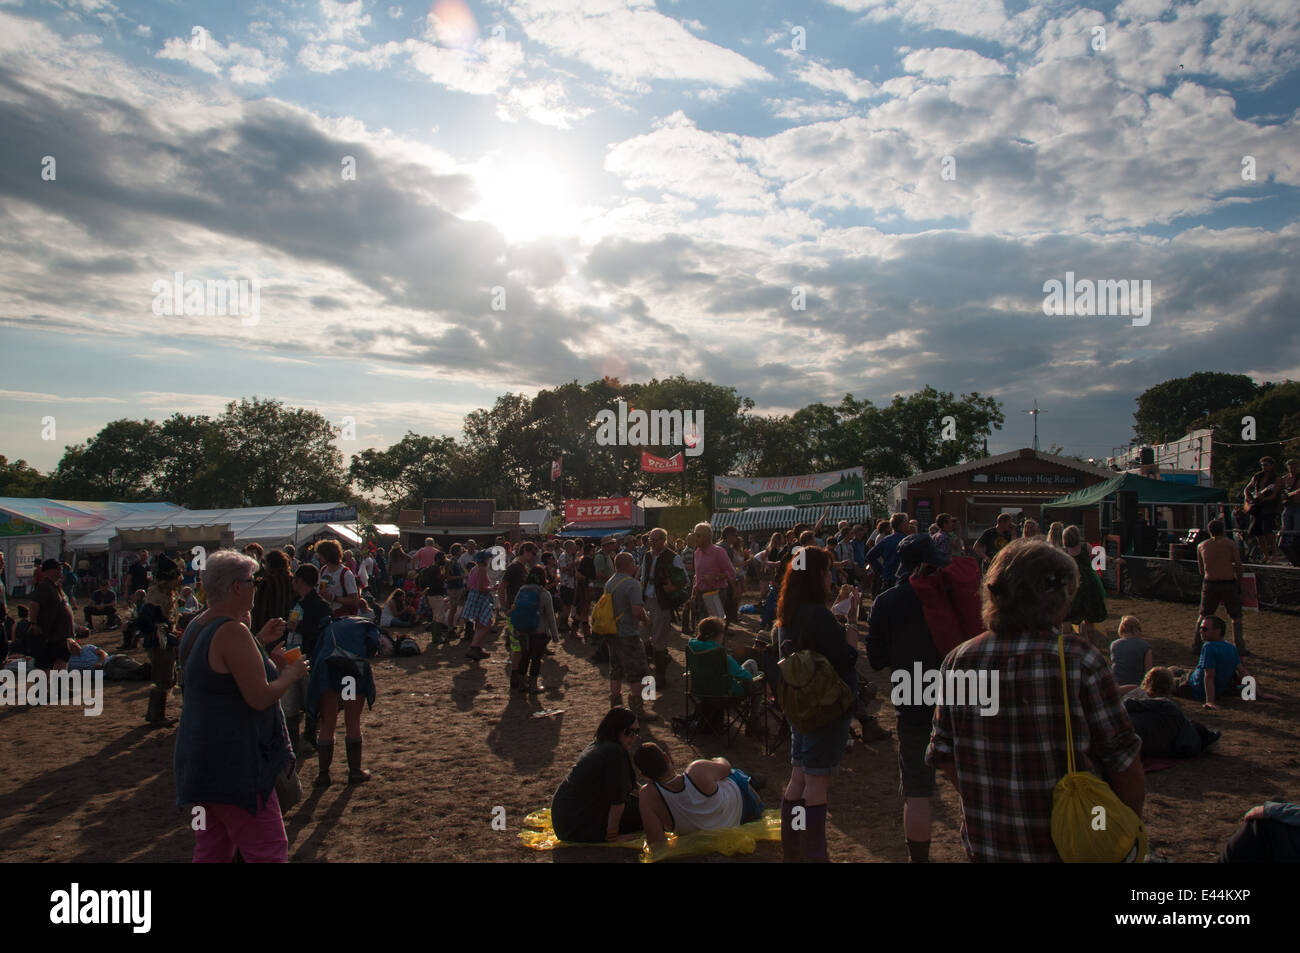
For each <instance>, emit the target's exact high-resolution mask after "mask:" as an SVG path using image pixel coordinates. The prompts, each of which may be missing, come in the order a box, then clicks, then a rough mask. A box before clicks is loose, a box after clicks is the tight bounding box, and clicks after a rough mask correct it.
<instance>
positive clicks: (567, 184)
mask: <svg viewBox="0 0 1300 953" xmlns="http://www.w3.org/2000/svg"><path fill="white" fill-rule="evenodd" d="M474 184H475V188H476V189H477V191H478V194H479V202H478V204H477V205H475V206H474V207H473V208H472V209H470V210H469V212H468V213H467V217H469V218H474V219H480V220H482V221H485V222H487V223H488V224H490V225H493V226H495V227H496V228H497V230H498V231H500V232H501V234H502V235H504V236H505V238H506V240H507V241H509V242H511V243H519V242H528V241H532V240H534V239H537V238H542V237H545V236H552V235H570V234H573V233H574V232H576V231H577V229H578V225H579V224H580V216H579V209H578V205H577V201H576V196H575V194H574V189H573V183H572V180H571V179H570V177H569V175H568V173H567V171H566V170H565V168H564V166H563V164H562V163H560V162H558V161H557V160H554V159H552V158H549V157H547V156H544V155H540V154H534V155H527V154H524V155H509V154H505V153H495V154H493V155H492V156H490V157H489V158H487V159H485V160H484V161H483V162H481V163H479V165H478V166H477V167H476V168H475V170H474Z"/></svg>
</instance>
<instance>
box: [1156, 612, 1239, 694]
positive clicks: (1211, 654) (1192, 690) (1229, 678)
mask: <svg viewBox="0 0 1300 953" xmlns="http://www.w3.org/2000/svg"><path fill="white" fill-rule="evenodd" d="M1226 631H1227V628H1226V626H1225V625H1224V624H1223V620H1222V619H1220V618H1219V617H1218V616H1217V615H1209V616H1204V617H1203V618H1202V620H1201V640H1202V641H1203V642H1204V644H1203V645H1202V646H1201V658H1200V660H1199V661H1198V662H1197V663H1196V668H1194V669H1193V670H1192V671H1191V673H1190V674H1189V675H1188V676H1187V677H1186V678H1185V679H1183V680H1181V681H1180V682H1179V683H1178V685H1177V686H1176V687H1175V689H1174V694H1175V695H1177V696H1178V697H1179V698H1192V699H1195V700H1196V701H1198V702H1202V703H1203V704H1204V705H1205V707H1206V708H1218V707H1219V706H1218V704H1217V699H1220V698H1223V697H1224V696H1225V695H1227V694H1228V693H1229V692H1231V691H1232V688H1233V686H1234V685H1238V684H1240V683H1241V680H1242V679H1243V678H1245V677H1246V675H1247V674H1249V673H1248V672H1247V671H1246V666H1244V665H1242V664H1241V656H1239V655H1238V654H1237V650H1236V648H1235V647H1233V646H1231V645H1229V644H1228V643H1227V642H1225V641H1223V636H1224V633H1225V632H1226Z"/></svg>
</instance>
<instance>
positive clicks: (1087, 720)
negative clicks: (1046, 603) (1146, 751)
mask: <svg viewBox="0 0 1300 953" xmlns="http://www.w3.org/2000/svg"><path fill="white" fill-rule="evenodd" d="M1065 667H1066V679H1067V682H1068V683H1069V693H1070V712H1071V719H1072V720H1071V724H1072V727H1073V731H1074V748H1075V769H1076V770H1078V771H1091V772H1093V773H1094V774H1098V775H1100V776H1101V777H1102V778H1103V779H1105V778H1106V776H1107V775H1108V774H1110V775H1113V774H1115V773H1118V772H1120V771H1123V770H1124V769H1125V768H1127V767H1128V766H1129V765H1131V764H1132V763H1133V760H1134V759H1135V758H1137V757H1138V752H1139V750H1140V748H1141V741H1140V740H1139V739H1138V736H1137V734H1136V733H1135V732H1134V731H1133V726H1132V725H1131V724H1130V723H1129V719H1128V714H1127V713H1126V712H1125V711H1124V706H1123V705H1122V704H1121V700H1120V697H1119V691H1118V689H1117V687H1116V683H1115V678H1114V675H1113V674H1112V673H1111V669H1110V666H1109V665H1107V664H1106V659H1105V657H1104V656H1103V655H1102V654H1101V653H1100V652H1098V651H1097V650H1096V649H1095V648H1093V647H1092V645H1090V644H1089V643H1088V642H1086V641H1084V640H1082V639H1080V638H1077V637H1075V636H1073V635H1068V634H1067V635H1066V637H1065ZM950 670H954V671H956V672H987V673H988V676H987V677H989V678H992V677H993V676H994V674H995V673H996V676H997V684H998V711H997V713H996V714H993V715H982V714H980V709H979V707H978V706H977V705H976V704H974V703H971V704H966V705H955V704H953V703H952V701H953V699H951V698H945V699H944V702H943V703H941V704H940V705H939V706H938V707H937V708H936V709H935V716H934V732H933V734H932V736H931V738H930V748H929V750H928V751H927V752H926V762H927V763H928V764H930V765H933V766H934V767H942V766H943V765H946V764H951V765H952V766H953V768H954V770H955V771H956V776H957V790H958V792H959V793H960V794H961V800H962V813H963V821H962V838H963V840H964V841H965V842H966V850H967V853H968V854H969V855H970V858H971V859H972V860H977V861H991V862H1019V863H1044V862H1059V861H1060V856H1059V855H1058V854H1057V852H1056V847H1055V845H1054V844H1053V842H1052V830H1051V822H1052V791H1053V789H1054V788H1055V787H1056V783H1057V781H1059V780H1060V779H1061V778H1062V777H1063V776H1064V775H1065V773H1066V770H1067V766H1066V760H1065V758H1066V755H1065V713H1064V703H1063V699H1062V697H1061V663H1060V661H1059V658H1058V656H1057V653H1056V635H1055V633H1052V632H1040V633H1037V634H1032V635H1028V634H1026V635H1011V636H1005V637H999V636H997V635H995V634H993V633H992V632H985V633H984V634H983V635H980V636H978V637H976V638H974V639H971V640H970V641H969V642H964V643H962V644H961V645H959V646H957V648H955V649H953V650H952V652H950V653H949V654H948V657H947V658H946V659H944V661H943V665H942V666H941V668H940V671H941V672H943V673H944V680H945V684H946V683H947V672H948V671H950Z"/></svg>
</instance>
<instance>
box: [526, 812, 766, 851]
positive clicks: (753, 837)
mask: <svg viewBox="0 0 1300 953" xmlns="http://www.w3.org/2000/svg"><path fill="white" fill-rule="evenodd" d="M524 824H525V825H526V826H528V827H531V828H534V829H533V830H526V831H520V832H519V839H520V840H521V841H522V842H523V844H524V846H525V847H528V848H531V849H532V850H554V849H555V848H557V847H631V848H634V849H636V850H639V851H640V852H641V862H642V863H647V864H649V863H654V862H656V861H660V860H674V859H676V858H679V857H700V856H702V855H704V854H724V855H726V856H727V857H733V856H735V855H736V854H752V853H753V852H754V849H755V848H756V847H757V846H758V842H759V841H761V840H766V841H779V840H780V839H781V814H780V812H779V811H767V812H765V813H764V814H763V817H762V818H761V819H760V820H757V821H750V822H749V823H748V824H742V825H741V826H740V827H727V828H723V829H721V830H716V831H695V832H693V833H690V834H683V835H682V836H681V837H677V836H676V835H674V834H669V835H668V843H666V844H660V845H659V846H658V847H657V848H655V849H651V848H650V846H649V845H648V844H646V842H645V838H639V839H637V840H627V841H614V842H613V843H609V842H602V843H599V844H570V843H566V842H564V841H562V840H560V839H559V838H558V837H556V836H555V828H554V827H552V826H551V809H550V808H549V807H548V808H544V809H543V810H540V811H534V812H533V813H532V814H529V815H528V816H527V817H526V818H524Z"/></svg>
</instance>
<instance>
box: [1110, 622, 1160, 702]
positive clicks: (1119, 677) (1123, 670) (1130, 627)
mask: <svg viewBox="0 0 1300 953" xmlns="http://www.w3.org/2000/svg"><path fill="white" fill-rule="evenodd" d="M1151 658H1152V655H1151V646H1150V645H1149V644H1148V643H1147V641H1146V640H1145V639H1143V638H1142V623H1141V622H1140V621H1139V620H1138V617H1137V616H1135V615H1126V616H1124V618H1122V619H1120V620H1119V638H1118V639H1116V640H1115V641H1114V642H1112V643H1110V667H1111V668H1112V669H1113V670H1114V672H1115V681H1116V682H1118V683H1119V691H1120V694H1121V695H1123V694H1125V693H1126V692H1128V691H1130V690H1131V689H1133V688H1134V687H1136V686H1138V685H1140V684H1142V678H1143V676H1144V675H1146V673H1147V672H1149V671H1150V670H1151Z"/></svg>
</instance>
